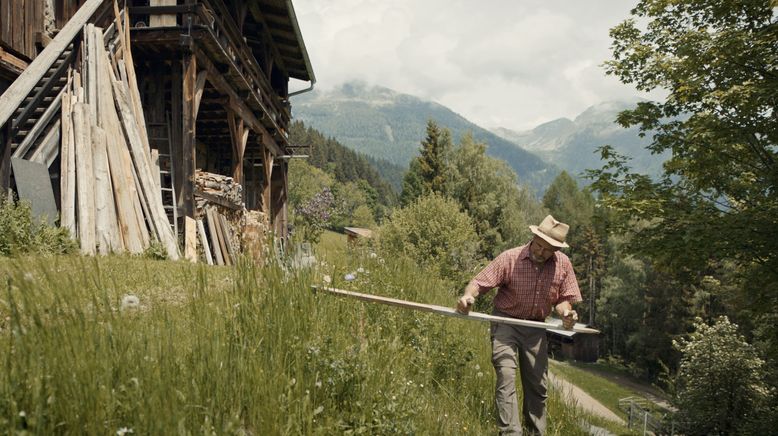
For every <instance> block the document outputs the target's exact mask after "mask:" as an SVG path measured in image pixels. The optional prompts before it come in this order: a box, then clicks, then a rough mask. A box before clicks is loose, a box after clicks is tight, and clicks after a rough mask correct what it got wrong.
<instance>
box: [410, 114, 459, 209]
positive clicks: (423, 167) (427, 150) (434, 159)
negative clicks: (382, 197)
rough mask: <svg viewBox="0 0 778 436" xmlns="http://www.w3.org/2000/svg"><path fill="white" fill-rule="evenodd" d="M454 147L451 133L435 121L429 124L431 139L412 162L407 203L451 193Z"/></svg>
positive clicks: (428, 139)
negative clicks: (432, 194)
mask: <svg viewBox="0 0 778 436" xmlns="http://www.w3.org/2000/svg"><path fill="white" fill-rule="evenodd" d="M451 148H452V145H451V133H450V132H449V130H448V129H441V128H440V127H438V124H437V123H436V122H435V121H434V120H429V121H427V136H426V137H425V138H424V140H423V141H422V142H421V150H420V154H419V156H417V157H415V158H414V159H413V161H411V165H410V168H409V169H408V173H406V175H405V178H404V179H403V194H402V201H403V204H409V203H410V202H412V201H413V200H415V199H416V198H418V197H420V196H422V195H426V194H429V193H433V192H434V193H437V194H441V195H446V194H447V190H448V188H447V186H448V183H449V175H448V167H449V163H448V160H449V156H450V154H451ZM406 187H407V189H408V191H407V192H406Z"/></svg>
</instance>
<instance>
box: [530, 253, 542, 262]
mask: <svg viewBox="0 0 778 436" xmlns="http://www.w3.org/2000/svg"><path fill="white" fill-rule="evenodd" d="M529 259H530V260H531V261H533V262H535V263H545V262H546V259H543V257H541V256H536V255H535V254H534V253H530V254H529Z"/></svg>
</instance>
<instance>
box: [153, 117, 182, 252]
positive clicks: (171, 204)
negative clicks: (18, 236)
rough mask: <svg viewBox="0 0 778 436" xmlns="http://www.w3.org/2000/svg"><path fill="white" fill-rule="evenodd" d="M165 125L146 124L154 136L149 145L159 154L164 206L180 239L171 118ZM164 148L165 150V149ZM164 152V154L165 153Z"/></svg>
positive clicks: (161, 192) (160, 183)
mask: <svg viewBox="0 0 778 436" xmlns="http://www.w3.org/2000/svg"><path fill="white" fill-rule="evenodd" d="M165 118H166V119H167V121H166V122H164V123H152V122H149V123H146V126H147V128H148V129H149V131H150V132H154V135H153V136H149V144H150V145H151V147H152V148H156V149H157V150H160V152H159V188H160V189H159V190H160V195H161V196H162V206H163V207H164V208H165V212H166V213H167V217H168V221H169V222H170V223H171V226H172V228H173V234H174V235H176V237H178V238H179V240H180V237H181V235H180V234H179V233H178V231H179V229H180V228H182V227H180V226H179V225H178V197H177V196H176V186H175V185H176V184H175V174H176V173H175V167H174V165H173V159H172V158H171V156H170V152H171V149H172V144H171V143H170V141H171V139H170V117H167V116H166V117H165ZM163 147H164V148H163ZM163 151H164V152H163Z"/></svg>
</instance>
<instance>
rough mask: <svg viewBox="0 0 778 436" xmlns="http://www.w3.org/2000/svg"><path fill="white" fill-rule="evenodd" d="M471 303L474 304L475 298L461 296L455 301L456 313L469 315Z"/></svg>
mask: <svg viewBox="0 0 778 436" xmlns="http://www.w3.org/2000/svg"><path fill="white" fill-rule="evenodd" d="M473 303H475V298H473V297H472V296H471V295H467V294H465V295H463V296H461V297H460V298H459V300H458V301H457V312H459V313H461V314H463V315H467V314H468V313H470V308H471V307H472V306H473Z"/></svg>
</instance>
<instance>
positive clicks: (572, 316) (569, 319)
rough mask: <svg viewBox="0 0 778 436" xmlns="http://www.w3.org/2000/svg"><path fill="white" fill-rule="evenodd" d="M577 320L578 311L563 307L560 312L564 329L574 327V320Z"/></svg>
mask: <svg viewBox="0 0 778 436" xmlns="http://www.w3.org/2000/svg"><path fill="white" fill-rule="evenodd" d="M576 321H578V313H577V312H576V311H574V310H571V309H565V311H564V312H562V327H564V328H565V330H572V329H573V327H575V322H576Z"/></svg>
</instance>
